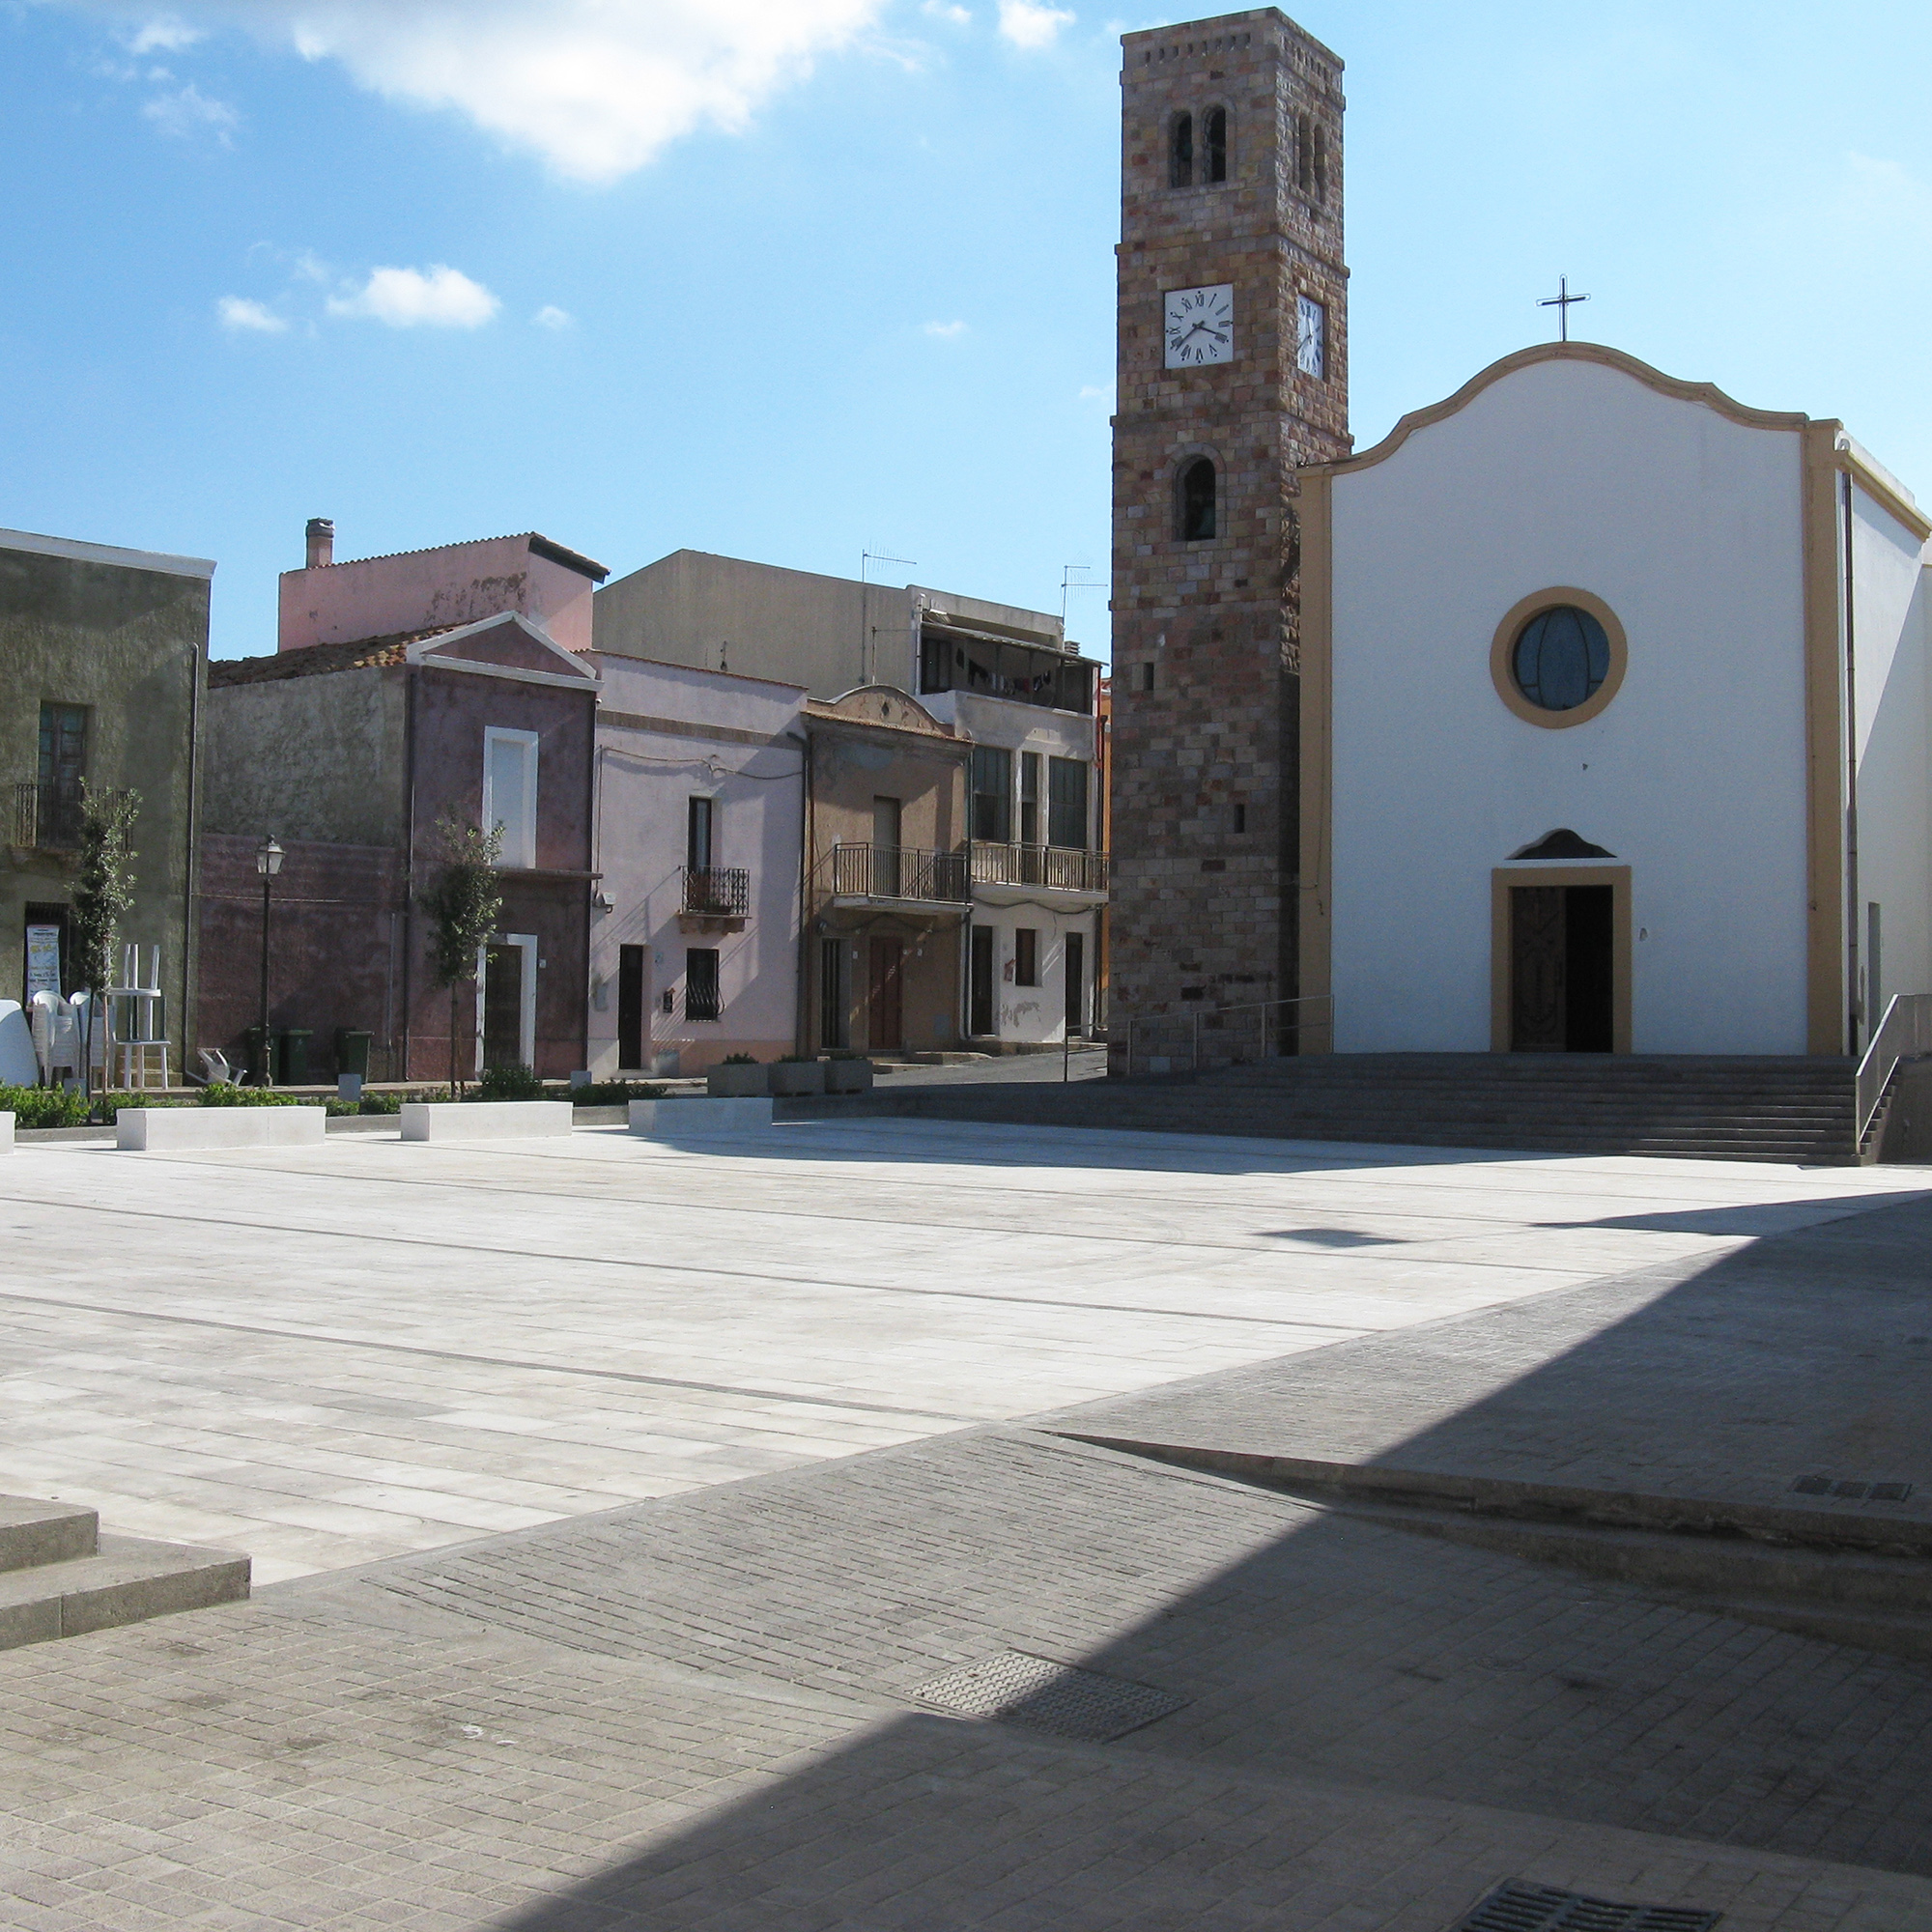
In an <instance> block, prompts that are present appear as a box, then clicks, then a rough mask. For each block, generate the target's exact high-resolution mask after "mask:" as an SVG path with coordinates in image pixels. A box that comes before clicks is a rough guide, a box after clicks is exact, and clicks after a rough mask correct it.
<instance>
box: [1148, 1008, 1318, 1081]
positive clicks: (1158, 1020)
mask: <svg viewBox="0 0 1932 1932" xmlns="http://www.w3.org/2000/svg"><path fill="white" fill-rule="evenodd" d="M1278 1007H1326V1008H1327V1009H1328V1017H1327V1019H1326V1020H1325V1021H1324V1020H1320V1019H1309V1020H1306V1021H1302V1020H1297V1021H1295V1022H1293V1027H1294V1031H1296V1032H1304V1031H1312V1032H1318V1033H1319V1032H1322V1031H1325V1032H1326V1033H1327V1035H1328V1040H1329V1045H1330V1046H1331V1047H1332V1046H1333V1044H1334V1039H1335V1000H1334V996H1333V995H1332V994H1330V993H1310V994H1307V995H1305V996H1303V997H1302V998H1300V999H1294V1000H1254V1001H1249V1002H1246V1003H1244V1004H1242V1005H1240V1006H1237V1007H1211V1008H1209V1009H1207V1010H1206V1011H1197V1012H1193V1013H1143V1014H1131V1015H1129V1017H1128V1019H1127V1071H1128V1072H1129V1073H1131V1072H1132V1071H1133V1070H1134V1031H1135V1029H1136V1028H1137V1027H1143V1026H1144V1027H1148V1028H1150V1029H1152V1028H1154V1027H1160V1026H1167V1027H1175V1026H1180V1025H1183V1024H1184V1025H1186V1027H1187V1029H1188V1035H1187V1037H1188V1065H1187V1068H1186V1071H1188V1072H1190V1073H1198V1072H1199V1071H1200V1070H1201V1023H1202V1021H1203V1020H1225V1019H1227V1018H1228V1017H1229V1016H1230V1015H1231V1014H1236V1013H1260V1014H1261V1016H1262V1019H1261V1051H1260V1052H1259V1053H1258V1054H1257V1055H1256V1058H1257V1059H1260V1060H1265V1059H1266V1058H1267V1057H1268V1030H1269V1021H1268V1017H1267V1016H1268V1014H1269V1013H1270V1012H1272V1011H1273V1010H1274V1009H1276V1008H1278ZM1287 1030H1288V1029H1287V1028H1285V1027H1284V1028H1281V1029H1279V1032H1286V1031H1287ZM1279 1032H1278V1034H1277V1037H1279ZM1171 1070H1172V1069H1171Z"/></svg>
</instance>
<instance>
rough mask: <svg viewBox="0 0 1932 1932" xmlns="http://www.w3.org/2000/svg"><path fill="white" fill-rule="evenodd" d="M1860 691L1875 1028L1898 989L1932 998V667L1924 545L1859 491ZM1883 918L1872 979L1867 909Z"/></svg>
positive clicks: (1856, 645)
mask: <svg viewBox="0 0 1932 1932" xmlns="http://www.w3.org/2000/svg"><path fill="white" fill-rule="evenodd" d="M1852 510H1853V523H1852V560H1853V569H1852V624H1851V632H1852V642H1853V687H1854V690H1855V692H1856V695H1857V711H1858V729H1857V746H1858V753H1859V763H1858V808H1859V855H1858V893H1857V906H1856V919H1857V933H1856V938H1857V942H1858V945H1859V948H1860V955H1859V975H1860V980H1861V994H1862V996H1863V1003H1864V1006H1865V1011H1866V1024H1867V1026H1870V1025H1873V1024H1876V1022H1877V1021H1878V1020H1879V1019H1881V1018H1883V1016H1884V1013H1885V1005H1886V1002H1887V1001H1888V1000H1889V999H1890V998H1891V996H1892V995H1893V994H1895V993H1924V992H1932V897H1929V896H1928V895H1932V669H1928V665H1927V631H1928V622H1932V618H1928V611H1932V594H1928V588H1927V577H1926V570H1925V567H1924V554H1925V546H1924V545H1923V544H1922V543H1920V541H1919V540H1918V537H1917V536H1916V535H1915V534H1914V533H1913V532H1912V531H1910V530H1908V529H1906V528H1904V527H1903V526H1901V525H1899V524H1898V523H1897V522H1896V521H1895V520H1894V519H1893V518H1892V517H1891V515H1890V514H1889V512H1888V511H1886V510H1885V509H1883V508H1882V507H1881V506H1880V505H1879V504H1877V503H1876V502H1874V501H1873V500H1872V499H1871V498H1870V497H1867V496H1866V495H1865V493H1864V492H1863V491H1862V490H1859V489H1854V490H1853V492H1852ZM1873 904H1877V905H1879V906H1880V907H1881V908H1882V911H1881V915H1880V932H1881V943H1880V947H1879V962H1878V963H1879V977H1878V982H1877V983H1876V984H1873V983H1872V982H1871V980H1870V977H1869V976H1870V972H1871V966H1872V961H1871V959H1870V957H1869V939H1870V931H1871V923H1870V916H1869V909H1870V907H1871V906H1872V905H1873Z"/></svg>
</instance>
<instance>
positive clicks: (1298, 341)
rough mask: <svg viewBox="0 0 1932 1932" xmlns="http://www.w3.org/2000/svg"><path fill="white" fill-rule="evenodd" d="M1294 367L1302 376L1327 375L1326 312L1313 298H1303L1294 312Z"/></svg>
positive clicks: (1322, 376) (1323, 376)
mask: <svg viewBox="0 0 1932 1932" xmlns="http://www.w3.org/2000/svg"><path fill="white" fill-rule="evenodd" d="M1294 366H1295V367H1296V368H1297V369H1299V370H1300V371H1301V373H1302V374H1303V375H1304V376H1314V377H1317V378H1318V379H1319V378H1325V377H1326V376H1327V374H1328V311H1327V310H1326V309H1325V308H1323V307H1322V306H1321V303H1320V302H1319V301H1317V300H1316V299H1315V298H1314V297H1313V296H1303V297H1302V298H1301V300H1300V304H1299V306H1298V309H1297V311H1296V315H1295V342H1294Z"/></svg>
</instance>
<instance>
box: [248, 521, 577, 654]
mask: <svg viewBox="0 0 1932 1932" xmlns="http://www.w3.org/2000/svg"><path fill="white" fill-rule="evenodd" d="M595 588H596V585H595V584H594V583H593V582H591V580H590V579H589V578H587V577H585V576H584V575H583V573H582V571H577V570H572V569H570V568H569V567H568V566H567V565H564V564H560V563H556V562H554V561H553V560H552V559H551V558H550V557H547V556H539V555H537V554H535V553H534V552H533V551H532V550H531V549H530V542H529V538H528V537H527V536H513V537H486V538H484V539H482V540H480V541H478V542H475V543H460V544H444V545H442V546H440V548H438V549H436V550H418V551H406V552H404V553H402V554H399V555H395V556H372V557H363V558H360V559H357V560H355V561H353V562H347V563H331V564H327V565H324V566H322V567H321V568H319V569H315V570H288V571H284V572H283V573H282V577H281V585H280V622H279V626H278V630H277V644H278V648H280V649H282V650H285V651H292V650H299V649H300V648H301V647H302V646H303V645H304V644H333V643H348V642H352V641H354V640H355V639H360V638H384V637H390V636H394V635H397V634H399V633H402V632H409V631H423V630H429V629H431V628H433V627H435V626H437V625H441V624H469V623H473V622H474V621H475V620H476V619H477V618H479V617H494V616H496V615H497V614H498V613H499V612H502V611H519V612H521V613H522V614H523V615H524V616H526V617H527V618H529V619H530V621H531V622H532V623H534V624H536V625H538V626H540V627H541V628H542V629H544V630H546V631H548V632H549V633H550V635H551V636H552V637H553V638H554V639H556V641H557V642H558V643H559V644H561V645H562V646H563V647H564V649H565V650H569V651H582V650H588V649H589V648H590V626H591V595H592V593H593V591H594V590H595Z"/></svg>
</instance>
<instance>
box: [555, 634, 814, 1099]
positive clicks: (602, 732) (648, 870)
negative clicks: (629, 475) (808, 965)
mask: <svg viewBox="0 0 1932 1932" xmlns="http://www.w3.org/2000/svg"><path fill="white" fill-rule="evenodd" d="M592 662H594V663H595V664H596V666H597V668H598V670H599V672H600V674H601V676H602V677H603V680H604V690H603V704H602V706H601V708H600V712H599V719H598V726H597V758H598V811H597V855H598V865H599V867H600V868H601V869H602V872H603V875H604V876H603V881H602V884H603V890H604V892H605V893H606V894H607V895H609V897H610V898H611V900H612V902H613V903H612V906H611V910H610V911H609V912H601V913H598V914H597V915H595V919H594V923H593V926H592V940H591V956H590V1015H589V1040H590V1045H589V1065H590V1067H591V1069H592V1070H593V1071H594V1072H596V1073H598V1074H599V1075H600V1076H605V1077H608V1076H612V1075H614V1074H615V1073H616V1072H617V1071H618V1070H619V1067H618V1018H619V1015H618V971H619V965H620V956H621V949H622V948H623V947H625V946H641V947H643V948H645V949H646V954H645V965H646V974H645V984H644V1001H643V1004H644V1025H645V1034H646V1045H645V1056H644V1063H643V1065H644V1067H645V1068H646V1069H647V1068H648V1067H649V1065H650V1064H651V1059H650V1056H651V1054H652V1052H653V1051H655V1052H671V1051H674V1052H676V1053H677V1054H678V1056H679V1065H680V1068H681V1070H683V1071H685V1072H696V1071H700V1070H701V1069H702V1068H704V1067H706V1066H710V1065H715V1064H716V1063H717V1062H719V1061H721V1060H723V1059H724V1058H725V1055H726V1054H730V1053H751V1054H753V1055H754V1056H756V1057H757V1058H758V1059H760V1060H774V1059H776V1058H778V1057H779V1055H781V1054H783V1053H789V1052H790V1051H791V1050H792V1047H793V1043H794V1040H795V1037H796V1032H797V1022H798V907H799V851H800V844H801V841H802V839H803V837H804V816H805V814H804V806H803V798H802V787H803V782H804V779H803V770H804V760H805V746H804V743H803V740H802V737H798V736H794V735H790V734H795V733H798V732H799V731H800V719H799V711H800V706H801V704H802V703H803V701H804V696H805V694H804V692H803V691H802V690H801V689H799V688H798V687H796V686H789V685H781V684H772V683H767V682H764V681H761V680H756V679H752V678H744V677H736V676H728V677H721V676H719V675H718V674H717V673H716V672H714V671H704V670H698V669H693V668H687V667H683V666H673V665H660V664H651V663H645V662H641V661H639V660H637V659H629V658H624V657H619V656H612V655H608V654H603V653H599V654H597V655H595V657H594V658H593V660H592ZM644 721H655V722H652V723H646V722H644ZM674 725H683V726H685V727H686V728H684V729H683V730H678V729H674V728H671V727H672V726H674ZM754 741H755V742H754ZM700 795H701V796H705V797H708V798H710V799H712V800H713V801H714V808H713V809H714V812H715V818H714V821H713V832H712V864H713V866H714V867H725V868H731V867H743V868H744V869H745V870H746V871H747V872H748V873H749V875H750V877H749V881H748V885H749V895H750V914H749V918H748V920H747V923H746V924H745V925H744V927H743V929H742V930H739V931H736V932H732V931H725V930H711V931H707V930H704V929H701V928H694V929H692V930H686V929H685V926H684V925H683V924H681V923H680V917H679V915H680V911H681V908H682V902H683V901H682V889H683V874H684V866H685V861H686V857H687V851H686V831H687V824H688V817H687V813H688V807H689V801H690V800H691V799H692V798H693V797H694V796H700ZM692 947H715V948H716V949H717V950H718V952H719V954H720V958H719V978H720V996H721V998H720V1015H719V1019H718V1020H717V1021H716V1022H709V1021H692V1020H690V1019H688V1018H687V1017H686V1014H685V999H684V992H685V987H684V959H685V953H686V951H687V950H688V949H689V948H692ZM667 991H668V992H669V993H670V994H671V997H672V1007H673V1010H672V1011H670V1012H668V1013H667V1012H666V1011H664V1010H663V995H664V994H665V993H666V992H667ZM625 1070H630V1069H625Z"/></svg>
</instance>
